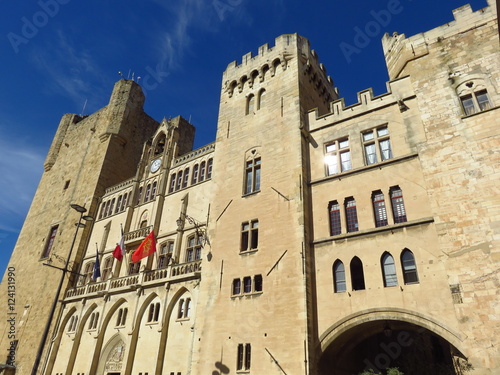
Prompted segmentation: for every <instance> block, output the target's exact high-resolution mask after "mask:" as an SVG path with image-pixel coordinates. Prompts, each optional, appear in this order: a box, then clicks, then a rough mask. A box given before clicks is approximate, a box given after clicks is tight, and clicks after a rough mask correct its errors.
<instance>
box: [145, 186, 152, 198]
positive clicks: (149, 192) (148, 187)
mask: <svg viewBox="0 0 500 375" xmlns="http://www.w3.org/2000/svg"><path fill="white" fill-rule="evenodd" d="M150 194H151V184H147V186H146V194H144V202H148V201H149V200H150V198H151V197H150Z"/></svg>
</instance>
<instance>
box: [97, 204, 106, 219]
mask: <svg viewBox="0 0 500 375" xmlns="http://www.w3.org/2000/svg"><path fill="white" fill-rule="evenodd" d="M105 212H106V202H102V203H101V211H100V212H99V219H102V218H103V217H104V214H105Z"/></svg>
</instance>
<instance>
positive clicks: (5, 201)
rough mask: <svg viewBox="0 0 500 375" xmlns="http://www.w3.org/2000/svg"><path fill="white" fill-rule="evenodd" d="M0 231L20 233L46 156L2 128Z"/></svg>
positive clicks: (0, 144) (0, 132) (0, 138)
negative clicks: (14, 224)
mask: <svg viewBox="0 0 500 375" xmlns="http://www.w3.org/2000/svg"><path fill="white" fill-rule="evenodd" d="M0 150H2V157H1V158H0V176H2V178H1V179H0V191H1V192H2V194H0V212H1V213H2V215H0V230H2V231H6V232H18V231H19V228H17V227H14V226H13V225H12V223H19V222H22V220H23V219H24V216H25V215H26V212H27V211H28V209H29V206H30V204H31V201H32V199H33V195H34V193H35V190H36V188H37V186H38V182H39V180H40V176H41V175H42V172H43V162H44V159H45V156H44V154H43V152H42V151H41V150H37V149H36V148H34V147H32V145H30V144H27V142H25V141H24V140H22V139H19V138H15V137H9V136H8V135H6V133H5V132H4V131H2V129H1V128H0Z"/></svg>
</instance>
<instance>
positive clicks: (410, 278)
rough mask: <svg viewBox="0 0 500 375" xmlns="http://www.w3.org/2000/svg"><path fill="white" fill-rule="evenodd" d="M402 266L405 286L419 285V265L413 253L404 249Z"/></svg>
mask: <svg viewBox="0 0 500 375" xmlns="http://www.w3.org/2000/svg"><path fill="white" fill-rule="evenodd" d="M401 265H402V267H403V278H404V282H405V284H416V283H418V274H417V265H416V263H415V257H414V256H413V253H412V252H411V251H410V250H408V249H404V250H403V252H402V253H401Z"/></svg>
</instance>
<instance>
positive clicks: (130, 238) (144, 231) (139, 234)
mask: <svg viewBox="0 0 500 375" xmlns="http://www.w3.org/2000/svg"><path fill="white" fill-rule="evenodd" d="M152 230H153V226H152V225H149V226H147V227H144V228H140V229H137V230H134V231H132V232H127V233H125V234H124V235H123V237H124V241H125V243H126V244H127V243H130V242H134V241H137V240H138V239H143V238H145V237H146V236H147V235H148V234H149V233H151V231H152Z"/></svg>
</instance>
